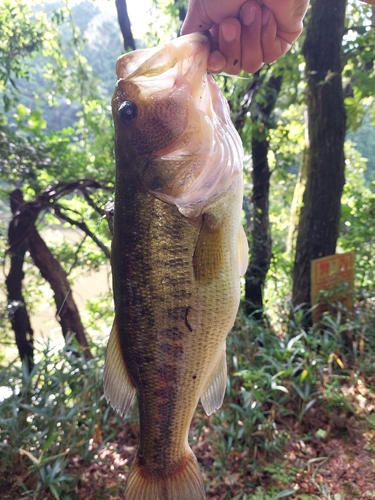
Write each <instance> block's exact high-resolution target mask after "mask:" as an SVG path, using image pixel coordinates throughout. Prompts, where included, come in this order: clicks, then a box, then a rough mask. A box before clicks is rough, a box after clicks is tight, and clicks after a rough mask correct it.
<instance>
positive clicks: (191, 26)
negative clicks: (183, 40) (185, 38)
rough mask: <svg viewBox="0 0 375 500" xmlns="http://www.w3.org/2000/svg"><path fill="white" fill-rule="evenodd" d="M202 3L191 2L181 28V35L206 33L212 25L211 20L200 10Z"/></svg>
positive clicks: (203, 10)
mask: <svg viewBox="0 0 375 500" xmlns="http://www.w3.org/2000/svg"><path fill="white" fill-rule="evenodd" d="M202 5H203V2H199V1H196V2H193V1H192V2H191V5H190V6H189V9H188V12H187V14H186V18H185V20H184V22H183V25H182V27H181V35H187V34H189V33H195V32H196V31H208V30H209V29H210V28H211V27H212V25H213V21H212V19H211V18H210V17H209V16H208V15H207V13H206V11H205V9H203V8H202Z"/></svg>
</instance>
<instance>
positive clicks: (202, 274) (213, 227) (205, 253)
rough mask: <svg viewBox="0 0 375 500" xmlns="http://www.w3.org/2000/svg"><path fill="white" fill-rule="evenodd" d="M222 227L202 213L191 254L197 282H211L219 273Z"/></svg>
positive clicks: (203, 283)
mask: <svg viewBox="0 0 375 500" xmlns="http://www.w3.org/2000/svg"><path fill="white" fill-rule="evenodd" d="M223 247H224V228H223V225H222V223H220V222H217V221H215V220H214V219H213V217H210V216H209V215H208V214H204V215H203V224H202V227H201V230H200V232H199V236H198V240H197V243H196V245H195V250H194V255H193V269H194V277H195V279H196V280H197V282H198V283H200V284H202V285H206V284H208V283H211V282H212V281H213V280H214V279H215V278H216V277H217V275H218V274H219V273H220V271H221V269H222V266H223V263H224V252H223Z"/></svg>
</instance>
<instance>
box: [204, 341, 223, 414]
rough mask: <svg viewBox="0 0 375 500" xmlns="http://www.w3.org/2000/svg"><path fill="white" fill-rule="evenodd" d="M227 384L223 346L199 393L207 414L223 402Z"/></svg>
mask: <svg viewBox="0 0 375 500" xmlns="http://www.w3.org/2000/svg"><path fill="white" fill-rule="evenodd" d="M226 385H227V360H226V352H225V348H224V349H223V353H222V355H221V356H220V359H219V362H218V363H217V365H216V367H215V370H214V372H213V375H212V377H211V379H210V381H209V383H208V385H207V386H206V388H205V390H204V392H203V394H202V395H201V403H202V406H203V409H204V411H205V412H206V413H207V415H211V413H213V412H214V411H215V410H218V409H219V408H220V407H221V405H222V404H223V399H224V395H225V389H226Z"/></svg>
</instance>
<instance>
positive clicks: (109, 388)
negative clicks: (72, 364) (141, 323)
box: [103, 319, 135, 416]
mask: <svg viewBox="0 0 375 500" xmlns="http://www.w3.org/2000/svg"><path fill="white" fill-rule="evenodd" d="M103 384H104V397H105V398H106V400H107V401H109V402H110V403H111V406H112V408H114V409H115V410H117V411H118V412H119V414H120V415H121V416H125V415H126V413H127V412H128V410H129V408H130V406H131V404H132V402H133V399H134V395H135V388H134V386H133V384H132V383H131V381H130V378H129V375H128V371H127V369H126V366H125V362H124V360H123V357H122V354H121V347H120V340H119V334H118V328H117V324H116V319H115V321H114V323H113V326H112V330H111V334H110V336H109V341H108V346H107V354H106V357H105V367H104V377H103Z"/></svg>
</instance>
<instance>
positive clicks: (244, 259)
mask: <svg viewBox="0 0 375 500" xmlns="http://www.w3.org/2000/svg"><path fill="white" fill-rule="evenodd" d="M248 265H249V244H248V242H247V237H246V234H245V231H244V228H243V226H242V224H241V226H240V230H239V232H238V270H239V273H240V276H243V275H244V274H245V273H246V271H247V267H248Z"/></svg>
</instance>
